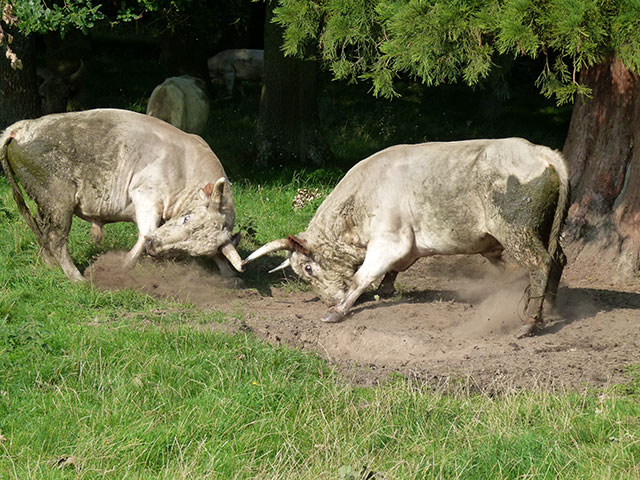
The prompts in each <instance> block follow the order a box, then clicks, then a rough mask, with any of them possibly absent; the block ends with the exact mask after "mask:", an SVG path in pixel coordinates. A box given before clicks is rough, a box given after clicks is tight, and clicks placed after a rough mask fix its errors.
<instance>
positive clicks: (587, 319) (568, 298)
mask: <svg viewBox="0 0 640 480" xmlns="http://www.w3.org/2000/svg"><path fill="white" fill-rule="evenodd" d="M121 259H122V254H121V253H117V252H109V253H106V254H104V255H102V256H101V257H99V258H98V259H96V261H95V262H94V264H93V265H92V266H91V267H90V268H88V269H87V271H86V272H85V276H87V277H88V278H90V279H91V280H92V281H93V282H94V284H95V285H96V286H97V287H98V288H106V289H120V288H132V289H136V290H140V291H143V292H147V293H149V294H152V295H154V296H158V297H170V298H174V299H176V300H178V301H180V302H189V303H193V304H195V305H197V306H199V307H200V308H203V309H214V310H219V311H223V312H226V313H228V314H231V315H234V316H237V317H238V318H241V319H242V320H237V321H235V320H233V319H232V320H231V321H230V322H231V323H230V324H227V325H226V326H224V327H220V325H219V324H218V323H215V322H212V323H211V324H210V325H209V326H208V328H225V329H227V330H231V331H235V330H236V329H237V330H239V329H247V328H249V329H250V330H251V331H253V332H254V333H255V335H257V336H258V337H260V338H262V339H264V340H266V341H269V342H271V343H273V344H287V345H289V346H291V347H294V348H302V349H308V350H312V351H315V352H317V353H318V354H319V355H321V356H323V357H325V358H327V359H328V360H329V361H330V362H332V363H333V364H335V365H336V366H337V367H338V369H339V371H340V372H341V373H342V375H343V376H344V377H345V378H347V380H349V381H351V382H354V383H357V384H375V383H376V382H379V381H383V380H384V379H386V378H387V377H388V375H389V374H390V373H392V372H399V373H401V374H403V375H407V376H409V377H410V378H415V379H417V380H420V381H424V382H427V383H432V384H440V385H447V384H452V383H455V382H459V381H460V380H463V381H464V382H465V384H466V385H471V386H472V387H477V388H478V389H479V390H482V391H505V390H508V389H517V388H522V387H528V386H529V387H534V386H535V387H542V388H545V389H546V388H549V389H555V388H567V389H571V390H583V389H585V388H590V387H600V386H606V385H610V384H617V383H621V382H624V381H626V380H628V377H626V376H625V373H624V370H625V366H627V365H638V364H640V333H639V332H638V327H639V326H640V279H638V278H636V279H633V280H629V281H625V282H616V283H613V282H608V281H603V280H601V279H602V278H603V277H604V278H606V277H607V275H606V272H589V268H588V266H584V265H582V266H581V267H578V266H572V265H571V263H569V265H568V266H567V268H566V269H565V273H564V276H563V281H562V283H561V287H560V291H559V294H558V306H557V310H556V311H555V312H553V313H549V315H548V316H547V317H546V318H547V324H546V327H545V329H544V331H543V332H542V333H541V334H539V335H537V336H535V337H530V338H525V339H521V340H517V339H516V338H515V333H516V331H517V330H518V327H519V325H520V322H521V320H520V317H521V315H522V313H521V311H522V298H523V291H524V288H525V287H526V285H527V281H526V277H525V276H524V274H523V273H522V272H521V271H520V270H518V269H517V268H516V267H515V266H513V265H509V264H507V267H506V268H505V269H504V270H502V271H501V270H498V269H496V268H495V267H493V266H491V265H489V264H488V262H486V260H484V259H482V257H480V256H459V257H434V258H429V259H422V260H420V261H419V262H417V263H416V264H415V265H414V266H413V267H411V268H410V269H409V270H407V271H406V272H404V273H401V274H400V275H399V276H398V279H397V281H396V287H397V288H398V290H399V293H397V294H396V295H395V296H393V297H391V298H379V297H377V296H376V295H375V294H374V292H370V293H367V294H365V295H364V296H363V297H362V298H361V299H360V300H359V302H358V303H357V304H356V305H355V307H354V308H353V312H352V314H351V315H350V316H348V317H347V318H346V320H345V321H343V322H341V323H335V324H325V323H322V322H320V317H321V316H322V314H323V313H324V311H325V310H326V308H327V307H326V306H325V305H324V304H322V303H321V302H320V301H319V300H318V299H317V297H316V296H315V295H314V294H313V292H311V291H308V292H304V291H303V292H301V291H300V288H297V289H292V288H287V287H286V282H285V285H284V287H282V286H281V287H276V286H275V285H282V283H283V282H282V281H281V280H282V275H283V273H282V272H278V273H274V274H272V276H271V277H272V280H271V285H272V286H271V287H269V288H267V291H264V289H263V291H261V292H259V291H258V290H256V289H255V288H250V287H248V286H246V285H242V286H240V285H234V283H240V284H242V283H243V282H242V281H240V282H233V281H231V282H229V281H223V280H222V279H221V278H220V277H219V276H218V275H217V274H216V273H215V272H214V270H213V269H212V268H207V267H206V266H203V265H202V262H194V261H183V262H174V261H164V262H158V261H153V260H151V259H143V260H142V261H141V262H140V263H139V264H138V265H137V266H136V268H135V269H134V270H132V271H128V272H126V271H122V269H121V267H120V261H121ZM259 267H260V265H259V262H256V264H252V265H250V266H249V267H248V268H259ZM603 273H604V275H603ZM265 275H267V273H266V270H265ZM285 275H287V276H288V278H294V274H293V272H291V270H289V271H288V272H286V273H285ZM271 277H270V278H271ZM597 278H600V280H598V279H597ZM519 312H520V313H519Z"/></svg>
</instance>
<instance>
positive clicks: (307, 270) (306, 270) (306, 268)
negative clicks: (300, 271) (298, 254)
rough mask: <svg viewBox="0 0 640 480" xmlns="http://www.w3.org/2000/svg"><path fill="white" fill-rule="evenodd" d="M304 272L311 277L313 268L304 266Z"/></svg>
mask: <svg viewBox="0 0 640 480" xmlns="http://www.w3.org/2000/svg"><path fill="white" fill-rule="evenodd" d="M304 271H305V272H307V273H308V274H309V275H311V274H312V273H313V268H311V265H309V264H307V265H305V266H304Z"/></svg>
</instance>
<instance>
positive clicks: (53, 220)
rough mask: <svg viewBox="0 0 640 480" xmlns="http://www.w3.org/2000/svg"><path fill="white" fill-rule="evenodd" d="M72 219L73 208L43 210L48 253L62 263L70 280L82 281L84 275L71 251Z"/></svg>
mask: <svg viewBox="0 0 640 480" xmlns="http://www.w3.org/2000/svg"><path fill="white" fill-rule="evenodd" d="M72 219H73V213H72V212H71V210H67V209H63V208H61V209H59V210H56V211H52V212H45V211H43V212H42V223H43V232H44V237H45V238H46V240H45V241H46V243H47V245H46V250H47V251H48V254H49V255H51V257H53V258H54V259H55V261H56V262H57V263H58V265H60V267H61V268H62V271H63V272H64V274H65V275H66V276H67V278H68V279H69V280H71V281H73V282H82V281H84V277H83V276H82V274H81V273H80V270H78V268H77V267H76V265H75V264H74V263H73V259H72V258H71V252H70V251H69V231H70V230H71V221H72Z"/></svg>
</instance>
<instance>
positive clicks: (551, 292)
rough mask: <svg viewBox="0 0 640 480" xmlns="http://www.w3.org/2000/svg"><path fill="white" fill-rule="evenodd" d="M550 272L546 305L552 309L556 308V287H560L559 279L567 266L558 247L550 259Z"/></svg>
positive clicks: (564, 257)
mask: <svg viewBox="0 0 640 480" xmlns="http://www.w3.org/2000/svg"><path fill="white" fill-rule="evenodd" d="M552 260H553V261H552V263H551V270H550V272H549V283H548V286H547V303H548V304H549V306H550V307H551V309H554V308H555V307H556V300H557V297H558V286H559V285H560V277H562V270H564V266H565V265H566V264H567V257H566V255H565V254H564V252H563V251H562V248H561V247H560V245H558V247H557V251H556V253H555V255H554V258H552Z"/></svg>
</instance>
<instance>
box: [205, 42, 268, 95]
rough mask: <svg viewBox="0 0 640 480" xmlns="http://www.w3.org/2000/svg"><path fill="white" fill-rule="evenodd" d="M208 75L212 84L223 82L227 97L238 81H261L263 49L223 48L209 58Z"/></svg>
mask: <svg viewBox="0 0 640 480" xmlns="http://www.w3.org/2000/svg"><path fill="white" fill-rule="evenodd" d="M207 66H208V67H209V77H211V81H212V82H213V83H214V84H219V83H224V86H225V87H226V93H227V97H232V96H233V88H234V86H235V85H236V83H237V82H238V80H240V81H250V82H261V81H262V72H263V70H264V50H249V49H246V48H238V49H231V50H223V51H222V52H220V53H218V54H216V55H214V56H213V57H211V58H209V60H208V61H207Z"/></svg>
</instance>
